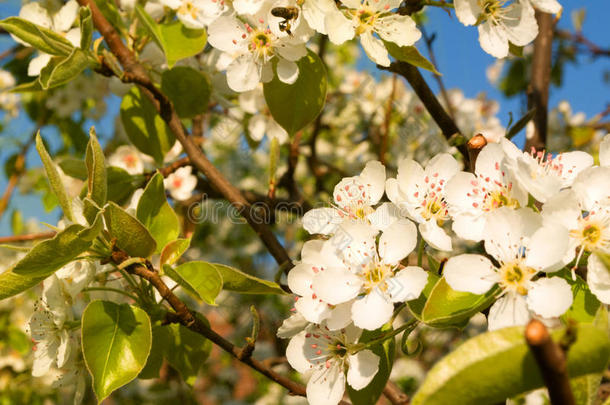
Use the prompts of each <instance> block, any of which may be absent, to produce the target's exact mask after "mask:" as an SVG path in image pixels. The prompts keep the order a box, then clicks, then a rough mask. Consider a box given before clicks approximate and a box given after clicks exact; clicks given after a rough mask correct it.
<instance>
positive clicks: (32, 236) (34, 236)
mask: <svg viewBox="0 0 610 405" xmlns="http://www.w3.org/2000/svg"><path fill="white" fill-rule="evenodd" d="M54 236H55V232H40V233H29V234H26V235H10V236H0V244H5V243H18V242H31V241H35V240H40V239H50V238H52V237H54Z"/></svg>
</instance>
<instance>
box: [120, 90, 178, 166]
mask: <svg viewBox="0 0 610 405" xmlns="http://www.w3.org/2000/svg"><path fill="white" fill-rule="evenodd" d="M121 121H122V122H123V126H124V127H125V132H127V136H128V137H129V139H130V140H131V142H132V143H133V144H134V145H135V147H136V148H138V149H139V150H140V151H142V152H144V153H146V154H147V155H150V156H152V157H153V158H154V159H155V161H156V162H157V163H159V164H162V163H163V158H164V157H165V154H166V153H167V152H168V151H169V150H170V149H171V148H172V146H173V145H174V135H173V134H172V132H171V131H170V129H169V128H168V127H167V125H166V124H165V121H163V119H162V118H161V117H160V116H159V114H157V110H156V108H155V106H154V105H153V103H152V102H151V101H150V100H149V99H148V98H147V97H146V96H145V95H144V94H143V93H142V92H141V91H140V89H139V88H138V87H136V86H134V87H133V88H132V89H131V91H129V93H127V94H126V95H125V96H124V97H123V101H122V102H121Z"/></svg>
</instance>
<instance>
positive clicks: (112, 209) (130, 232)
mask: <svg viewBox="0 0 610 405" xmlns="http://www.w3.org/2000/svg"><path fill="white" fill-rule="evenodd" d="M104 218H105V219H106V226H107V227H108V231H109V232H110V235H111V236H112V237H114V238H116V244H117V246H118V247H119V248H120V249H123V250H124V251H125V252H127V254H128V255H129V256H132V257H150V256H151V255H152V254H153V253H154V252H155V250H156V249H157V243H156V242H155V239H154V238H153V237H152V235H151V234H150V233H149V232H148V230H147V229H146V227H145V226H144V225H142V223H141V222H140V221H138V220H137V219H136V218H134V217H133V216H132V215H130V214H129V213H127V211H125V210H124V209H123V208H121V207H119V206H118V205H116V204H115V203H113V202H109V203H108V205H107V206H106V208H105V210H104Z"/></svg>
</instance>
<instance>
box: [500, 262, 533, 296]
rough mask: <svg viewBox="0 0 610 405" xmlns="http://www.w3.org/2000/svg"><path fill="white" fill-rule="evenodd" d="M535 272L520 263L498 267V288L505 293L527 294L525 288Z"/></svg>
mask: <svg viewBox="0 0 610 405" xmlns="http://www.w3.org/2000/svg"><path fill="white" fill-rule="evenodd" d="M534 274H536V271H535V270H533V269H531V268H529V267H527V266H524V265H523V264H522V263H520V262H510V263H504V264H503V265H502V267H500V286H501V287H502V289H503V290H505V291H511V292H516V293H518V294H521V295H525V294H527V286H528V283H529V281H530V280H531V279H532V277H533V276H534Z"/></svg>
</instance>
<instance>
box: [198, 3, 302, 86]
mask: <svg viewBox="0 0 610 405" xmlns="http://www.w3.org/2000/svg"><path fill="white" fill-rule="evenodd" d="M244 19H245V20H246V21H247V22H242V21H241V20H238V19H237V18H236V17H235V16H230V17H229V16H222V17H219V18H218V19H216V20H215V21H214V22H213V23H211V24H210V26H209V27H208V42H209V43H210V45H212V46H213V47H214V48H217V49H219V50H221V51H224V52H226V53H228V54H229V55H231V57H232V59H233V61H232V62H231V64H230V65H229V66H228V67H227V83H228V85H229V87H230V88H231V89H232V90H234V91H236V92H242V91H248V90H254V89H255V88H256V86H257V85H258V83H260V82H263V83H267V82H269V81H271V80H272V79H273V67H272V66H273V65H272V61H273V59H274V58H277V66H276V72H277V76H278V78H279V79H280V80H281V81H282V82H284V83H288V84H292V83H294V82H295V81H296V80H297V78H298V76H299V68H298V65H297V64H296V61H298V60H299V59H301V58H302V57H303V56H305V55H307V48H306V47H305V43H304V42H303V41H300V40H297V39H295V38H292V37H290V36H285V37H281V38H280V37H278V36H277V35H276V34H274V33H273V31H272V30H271V29H270V28H269V24H271V21H270V20H269V14H268V13H267V10H265V9H261V10H260V11H259V13H258V14H256V15H254V16H252V18H245V17H244Z"/></svg>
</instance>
